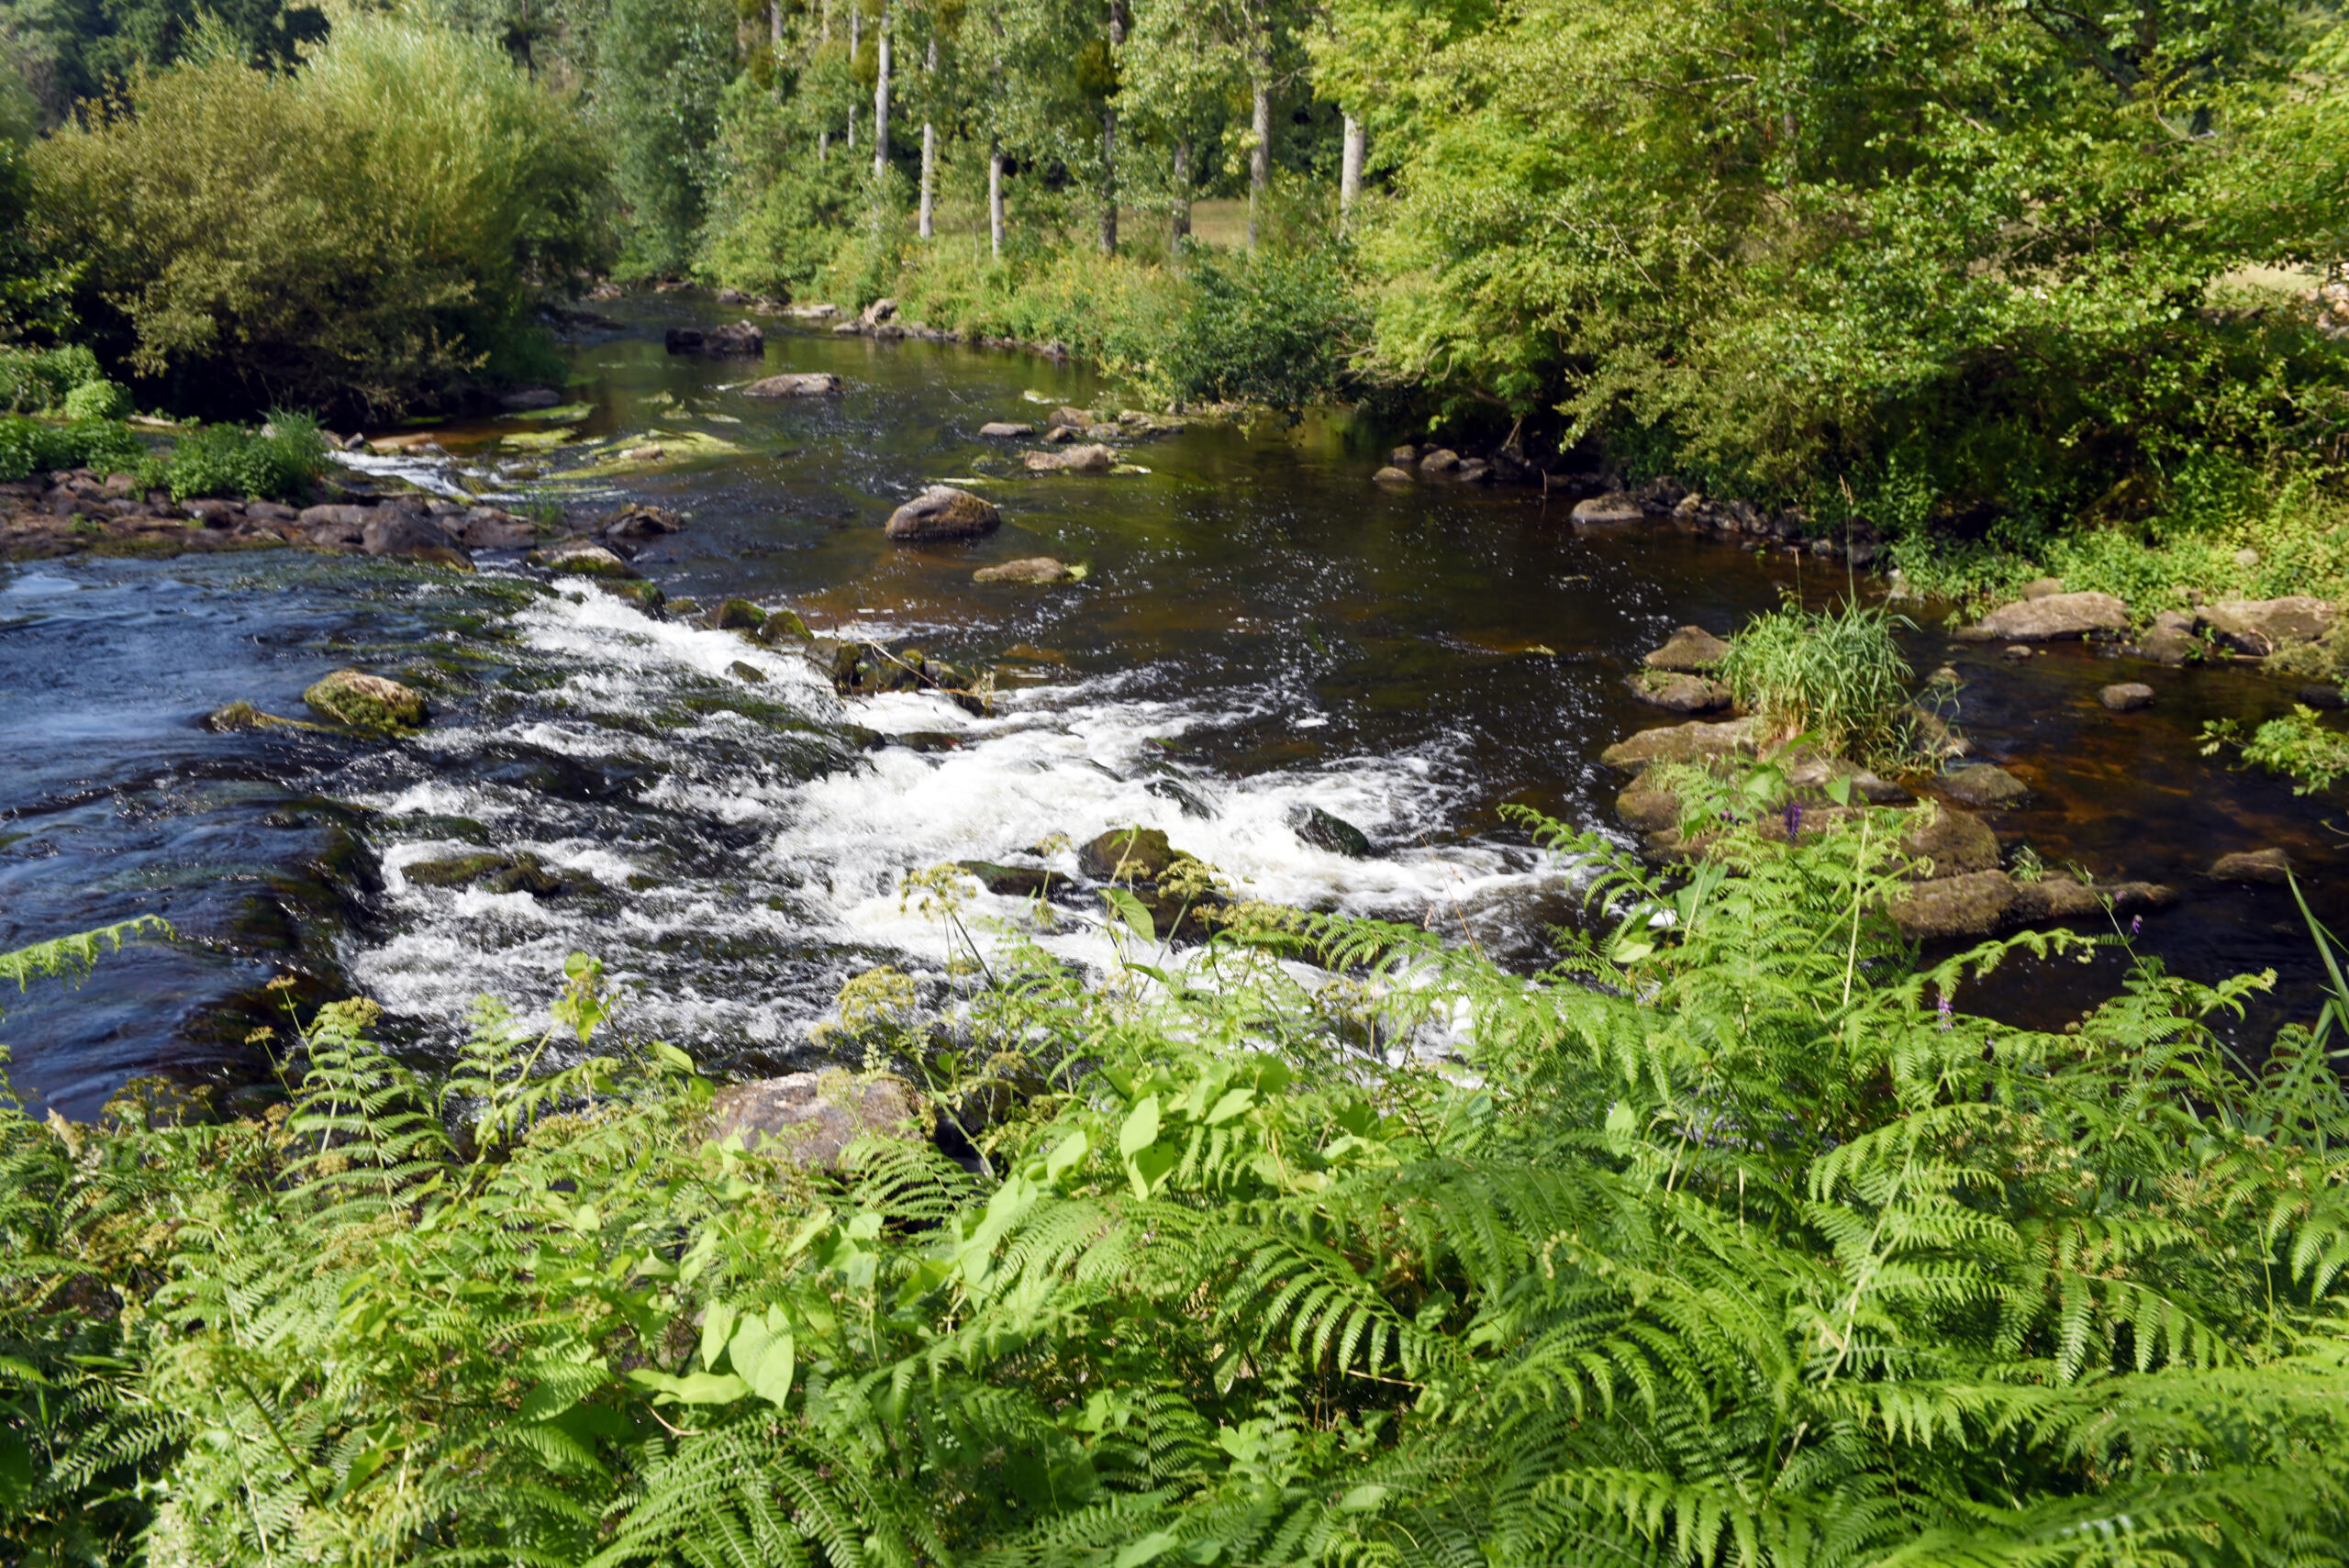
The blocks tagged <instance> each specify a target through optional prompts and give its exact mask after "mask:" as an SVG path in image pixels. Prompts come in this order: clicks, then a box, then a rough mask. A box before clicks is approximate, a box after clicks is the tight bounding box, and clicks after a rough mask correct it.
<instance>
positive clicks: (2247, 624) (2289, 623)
mask: <svg viewBox="0 0 2349 1568" xmlns="http://www.w3.org/2000/svg"><path fill="white" fill-rule="evenodd" d="M2184 596H2185V597H2186V599H2187V607H2186V608H2184V609H2171V610H2163V611H2161V612H2160V613H2159V614H2157V615H2155V616H2154V619H2153V623H2152V624H2151V625H2150V626H2147V627H2145V628H2143V629H2135V628H2133V623H2132V619H2131V617H2130V614H2129V606H2127V605H2126V604H2124V603H2122V602H2121V600H2120V599H2118V598H2116V597H2114V596H2113V595H2110V594H2100V593H2074V592H2069V591H2067V590H2066V589H2065V585H2064V584H2063V583H2062V581H2061V580H2059V579H2057V578H2054V577H2043V578H2040V579H2038V580H2037V581H2035V582H2031V583H2026V584H2023V586H2022V589H2021V596H2020V597H2018V598H2016V599H2015V600H2014V601H2013V602H2011V603H2009V604H2004V605H2000V606H1998V607H1997V608H1995V609H1993V610H1991V611H1990V612H1989V613H1988V614H1987V615H1985V616H1984V617H1982V618H1981V619H1980V620H1978V621H1976V622H1975V623H1974V624H1973V625H1971V626H1967V627H1963V628H1959V630H1958V633H1957V635H1958V637H1959V638H1960V639H1964V640H1966V641H1970V642H2001V643H2005V644H2007V645H2008V647H2007V654H2008V656H2009V658H2027V657H2029V656H2030V654H2031V651H2032V645H2033V644H2036V643H2043V642H2079V641H2092V642H2107V643H2111V644H2115V645H2119V646H2122V647H2125V648H2127V649H2129V650H2130V651H2133V652H2134V653H2136V654H2137V655H2138V656H2139V657H2141V658H2144V659H2150V660H2153V661H2154V662H2158V663H2163V664H2183V663H2186V662H2188V661H2190V660H2196V659H2208V660H2217V659H2239V660H2253V661H2258V662H2262V663H2265V664H2266V665H2267V666H2268V667H2269V668H2271V669H2273V670H2275V671H2277V673H2282V674H2288V675H2302V676H2310V677H2319V676H2334V675H2337V674H2338V673H2339V669H2340V653H2341V652H2342V650H2340V649H2337V648H2335V647H2334V646H2333V641H2332V638H2333V632H2334V628H2336V626H2337V625H2338V624H2339V623H2340V620H2341V614H2340V610H2339V607H2338V606H2335V605H2333V604H2332V603H2331V602H2329V601H2327V600H2324V599H2320V598H2315V597H2312V596H2310V595H2305V594H2288V595H2283V596H2282V597H2279V598H2273V599H2216V600H2212V599H2208V598H2206V597H2205V596H2204V595H2201V594H2200V593H2199V592H2193V591H2189V592H2188V593H2187V594H2186V595H2184ZM2102 696H2103V701H2104V704H2105V706H2107V707H2110V708H2113V709H2115V710H2116V711H2121V712H2127V711H2130V710H2131V709H2133V708H2138V707H2143V706H2147V705H2149V704H2150V703H2151V702H2152V701H2153V692H2152V689H2151V688H2150V687H2146V686H2144V685H2143V684H2140V683H2135V682H2123V683H2119V684H2115V685H2112V686H2108V687H2107V688H2105V691H2104V693H2103V694H2102Z"/></svg>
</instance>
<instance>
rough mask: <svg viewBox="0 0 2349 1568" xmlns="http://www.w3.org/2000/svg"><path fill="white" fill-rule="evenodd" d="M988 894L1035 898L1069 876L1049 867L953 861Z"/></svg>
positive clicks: (1049, 890) (1048, 891)
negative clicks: (975, 879) (976, 880)
mask: <svg viewBox="0 0 2349 1568" xmlns="http://www.w3.org/2000/svg"><path fill="white" fill-rule="evenodd" d="M954 863H955V864H956V865H957V866H960V867H961V868H962V869H963V870H964V871H966V872H968V873H971V874H972V875H973V876H974V877H976V878H977V879H978V883H979V885H980V886H982V887H984V888H985V889H986V890H987V891H988V892H989V893H993V894H996V895H999V896H1002V897H1005V898H1034V897H1036V896H1038V895H1041V894H1047V893H1050V892H1051V891H1052V884H1053V883H1055V882H1066V881H1067V880H1068V879H1067V878H1066V877H1064V876H1063V875H1061V873H1058V872H1056V871H1053V870H1052V868H1050V867H1049V866H1007V865H997V864H996V862H993V861H956V862H954Z"/></svg>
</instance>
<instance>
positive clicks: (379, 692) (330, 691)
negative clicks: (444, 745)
mask: <svg viewBox="0 0 2349 1568" xmlns="http://www.w3.org/2000/svg"><path fill="white" fill-rule="evenodd" d="M302 700H303V701H304V702H306V703H307V704H309V706H310V710H311V711H312V712H313V713H316V714H317V715H318V716H319V717H322V718H327V719H330V720H332V721H333V722H334V723H336V724H340V725H343V726H346V727H347V728H352V729H364V730H368V731H371V732H374V733H380V734H389V733H392V732H395V731H397V730H402V729H415V728H419V727H420V726H421V725H422V724H423V723H424V720H425V718H426V717H427V715H426V710H425V706H424V697H423V695H421V694H420V693H418V692H417V691H416V690H415V688H413V687H410V686H404V685H402V684H399V683H398V682H397V681H394V680H388V679H386V678H385V677H384V676H382V675H370V674H367V673H364V672H362V671H359V670H337V671H336V672H334V673H332V674H330V675H328V676H325V677H324V678H322V679H320V680H319V681H317V683H315V684H312V686H311V687H310V689H309V690H308V691H306V692H304V693H303V694H302Z"/></svg>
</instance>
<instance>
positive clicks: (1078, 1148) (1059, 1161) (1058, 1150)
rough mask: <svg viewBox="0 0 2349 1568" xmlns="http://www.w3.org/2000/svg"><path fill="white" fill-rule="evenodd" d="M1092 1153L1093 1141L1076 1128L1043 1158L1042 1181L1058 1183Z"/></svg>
mask: <svg viewBox="0 0 2349 1568" xmlns="http://www.w3.org/2000/svg"><path fill="white" fill-rule="evenodd" d="M1155 1136H1156V1134H1155V1133H1152V1137H1155ZM1092 1151H1093V1140H1092V1139H1091V1138H1090V1137H1089V1136H1088V1135H1087V1134H1086V1133H1085V1129H1083V1128H1081V1127H1080V1128H1078V1129H1076V1130H1075V1131H1074V1132H1072V1133H1070V1134H1069V1135H1068V1136H1067V1137H1066V1138H1063V1139H1062V1140H1060V1142H1059V1143H1058V1144H1056V1145H1054V1146H1053V1149H1052V1153H1050V1154H1049V1155H1047V1156H1045V1158H1044V1180H1045V1181H1047V1182H1057V1181H1059V1180H1060V1179H1061V1178H1062V1177H1063V1176H1064V1175H1066V1174H1068V1173H1070V1172H1071V1171H1074V1170H1075V1169H1076V1168H1077V1166H1079V1165H1081V1164H1083V1163H1084V1162H1085V1156H1086V1155H1087V1154H1089V1153H1091V1152H1092Z"/></svg>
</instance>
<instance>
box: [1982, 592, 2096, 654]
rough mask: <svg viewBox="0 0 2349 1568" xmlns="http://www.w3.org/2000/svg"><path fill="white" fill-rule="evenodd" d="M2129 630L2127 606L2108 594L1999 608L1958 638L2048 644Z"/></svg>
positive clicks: (2050, 597)
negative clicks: (2064, 639)
mask: <svg viewBox="0 0 2349 1568" xmlns="http://www.w3.org/2000/svg"><path fill="white" fill-rule="evenodd" d="M2128 629H2129V606H2126V605H2124V604H2122V603H2121V601H2120V600H2119V599H2116V598H2114V597H2113V596H2112V595H2110V594H2050V595H2047V596H2046V597H2045V598H2043V599H2024V600H2021V601H2019V602H2017V603H2015V604H2011V605H2001V606H1998V608H1997V609H1995V610H1992V611H1991V612H1990V613H1989V614H1988V615H1987V616H1984V617H1982V618H1981V619H1980V620H1979V621H1977V622H1976V623H1975V624H1974V625H1972V626H1969V627H1964V628H1960V629H1959V631H1958V634H1957V635H1958V636H1959V637H1960V638H1962V639H1965V640H1966V641H1968V642H2049V641H2053V640H2054V639H2058V638H2074V637H2093V636H2096V635H2099V634H2108V635H2111V634H2118V633H2121V632H2124V631H2127V630H2128Z"/></svg>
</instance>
